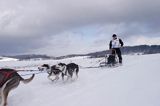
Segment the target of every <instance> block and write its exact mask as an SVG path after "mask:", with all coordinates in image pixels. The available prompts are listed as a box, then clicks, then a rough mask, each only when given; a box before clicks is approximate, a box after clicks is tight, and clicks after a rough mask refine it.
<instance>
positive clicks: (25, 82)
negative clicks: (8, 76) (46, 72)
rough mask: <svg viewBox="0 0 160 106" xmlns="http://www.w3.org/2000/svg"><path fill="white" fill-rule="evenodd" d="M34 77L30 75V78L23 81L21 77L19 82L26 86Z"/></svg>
mask: <svg viewBox="0 0 160 106" xmlns="http://www.w3.org/2000/svg"><path fill="white" fill-rule="evenodd" d="M34 76H35V74H33V75H32V76H31V77H30V78H28V79H24V78H22V77H21V81H22V82H23V83H24V84H27V83H29V82H31V81H32V80H33V78H34Z"/></svg>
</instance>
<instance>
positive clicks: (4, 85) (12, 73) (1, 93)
mask: <svg viewBox="0 0 160 106" xmlns="http://www.w3.org/2000/svg"><path fill="white" fill-rule="evenodd" d="M34 76H35V75H34V74H33V75H32V76H31V77H30V78H28V79H23V78H22V77H21V76H20V75H19V74H18V73H17V71H16V70H14V69H0V97H1V105H0V106H7V97H8V94H9V92H10V91H11V90H12V89H14V88H17V87H18V85H19V83H20V81H22V82H23V83H25V84H26V83H29V82H31V81H32V80H33V78H34Z"/></svg>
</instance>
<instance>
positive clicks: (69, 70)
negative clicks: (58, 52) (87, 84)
mask: <svg viewBox="0 0 160 106" xmlns="http://www.w3.org/2000/svg"><path fill="white" fill-rule="evenodd" d="M56 69H59V70H61V72H62V79H63V80H64V76H65V75H66V76H67V80H68V79H69V78H71V79H72V76H73V74H74V73H75V74H76V76H77V78H78V72H79V66H78V65H77V64H75V63H69V64H65V63H59V64H57V65H56Z"/></svg>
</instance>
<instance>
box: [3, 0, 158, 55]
mask: <svg viewBox="0 0 160 106" xmlns="http://www.w3.org/2000/svg"><path fill="white" fill-rule="evenodd" d="M159 7H160V1H159V0H112V1H108V0H0V55H8V54H10V55H14V54H28V53H35V54H49V55H53V56H59V55H66V54H73V53H88V52H92V51H97V50H105V49H108V43H109V41H110V39H111V36H112V34H113V33H116V34H117V35H119V37H120V38H122V39H123V40H124V43H125V45H139V44H160V36H159V35H160V21H159V17H160V9H159Z"/></svg>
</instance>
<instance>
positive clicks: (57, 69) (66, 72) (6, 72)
mask: <svg viewBox="0 0 160 106" xmlns="http://www.w3.org/2000/svg"><path fill="white" fill-rule="evenodd" d="M38 69H39V71H47V73H48V78H49V79H50V80H52V81H55V80H58V79H59V76H60V75H61V77H62V79H63V80H64V76H67V80H68V79H70V78H71V79H72V77H73V74H74V73H75V74H76V77H77V78H78V72H79V66H78V65H77V64H75V63H69V64H65V63H59V64H57V65H53V66H50V65H48V64H43V65H42V66H40V67H38ZM34 76H35V74H33V75H32V76H31V77H30V78H28V79H24V78H22V77H21V76H20V75H19V74H18V73H17V70H14V69H0V106H7V97H8V94H9V92H10V91H11V90H12V89H14V88H17V87H18V85H19V84H20V82H23V83H24V84H27V83H29V82H31V81H32V80H33V78H34ZM51 76H56V77H55V79H51Z"/></svg>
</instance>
